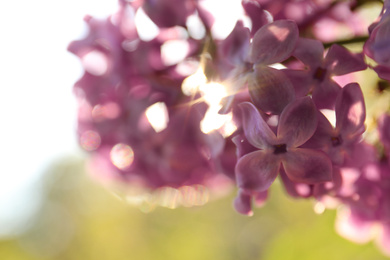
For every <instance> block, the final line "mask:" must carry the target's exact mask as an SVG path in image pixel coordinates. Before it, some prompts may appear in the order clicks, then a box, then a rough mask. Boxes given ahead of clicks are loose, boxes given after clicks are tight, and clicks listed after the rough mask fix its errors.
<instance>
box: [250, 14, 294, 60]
mask: <svg viewBox="0 0 390 260" xmlns="http://www.w3.org/2000/svg"><path fill="white" fill-rule="evenodd" d="M297 40H298V27H297V25H296V24H295V22H293V21H290V20H278V21H275V22H273V23H269V24H267V25H264V26H263V27H261V28H260V29H259V30H258V31H257V32H256V34H255V36H254V37H253V42H252V46H251V49H250V61H251V62H252V63H261V64H264V65H269V64H274V63H278V62H281V61H283V60H285V59H287V58H288V57H290V56H291V54H292V52H293V51H294V49H295V45H296V42H297Z"/></svg>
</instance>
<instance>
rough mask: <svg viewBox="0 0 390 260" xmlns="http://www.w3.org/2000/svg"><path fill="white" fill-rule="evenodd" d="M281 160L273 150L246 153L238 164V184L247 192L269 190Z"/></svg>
mask: <svg viewBox="0 0 390 260" xmlns="http://www.w3.org/2000/svg"><path fill="white" fill-rule="evenodd" d="M280 158H281V157H280ZM280 160H281V159H279V158H275V155H274V154H273V153H272V152H271V151H263V150H261V151H256V152H252V153H249V154H246V155H244V156H243V157H241V158H240V159H239V160H238V162H237V165H236V170H235V171H236V181H237V186H238V187H239V188H241V189H243V190H245V191H247V192H262V191H265V190H267V189H268V188H269V187H270V186H271V184H272V183H273V182H274V180H275V179H276V176H277V175H278V171H279V167H280Z"/></svg>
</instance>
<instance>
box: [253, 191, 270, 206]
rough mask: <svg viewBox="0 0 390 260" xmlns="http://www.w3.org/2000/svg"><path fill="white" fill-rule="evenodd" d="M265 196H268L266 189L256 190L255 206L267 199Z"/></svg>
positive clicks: (261, 204) (262, 203) (260, 204)
mask: <svg viewBox="0 0 390 260" xmlns="http://www.w3.org/2000/svg"><path fill="white" fill-rule="evenodd" d="M267 198H268V190H266V191H262V192H257V193H256V194H255V196H254V200H255V205H256V206H257V207H262V206H263V205H264V204H265V202H266V201H267Z"/></svg>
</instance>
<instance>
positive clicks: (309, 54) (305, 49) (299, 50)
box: [293, 38, 324, 68]
mask: <svg viewBox="0 0 390 260" xmlns="http://www.w3.org/2000/svg"><path fill="white" fill-rule="evenodd" d="M293 56H294V57H295V58H297V59H298V60H300V61H302V62H303V63H304V64H305V65H308V66H310V67H311V68H317V67H319V66H320V64H321V63H322V60H323V57H324V46H323V45H322V43H321V42H320V41H318V40H314V39H306V38H300V39H299V40H298V43H297V47H296V48H295V50H294V53H293Z"/></svg>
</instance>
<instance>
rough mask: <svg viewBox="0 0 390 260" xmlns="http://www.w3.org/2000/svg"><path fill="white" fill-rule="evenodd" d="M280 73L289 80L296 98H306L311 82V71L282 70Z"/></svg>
mask: <svg viewBox="0 0 390 260" xmlns="http://www.w3.org/2000/svg"><path fill="white" fill-rule="evenodd" d="M281 72H283V73H284V74H285V75H286V76H287V78H288V79H289V80H290V82H291V84H292V85H293V87H294V90H295V96H296V97H303V96H306V95H307V94H308V93H309V92H310V90H311V87H312V81H313V80H312V75H311V73H312V72H311V71H308V70H292V69H284V70H281Z"/></svg>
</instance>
